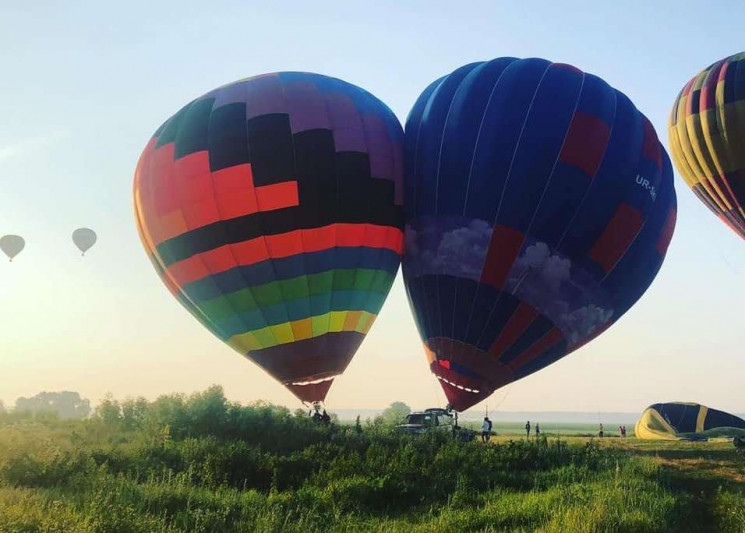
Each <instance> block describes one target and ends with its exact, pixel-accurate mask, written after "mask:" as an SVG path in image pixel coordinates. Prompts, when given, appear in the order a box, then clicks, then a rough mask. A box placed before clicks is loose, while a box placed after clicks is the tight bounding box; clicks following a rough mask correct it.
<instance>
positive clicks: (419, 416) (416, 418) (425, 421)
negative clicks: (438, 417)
mask: <svg viewBox="0 0 745 533" xmlns="http://www.w3.org/2000/svg"><path fill="white" fill-rule="evenodd" d="M406 423H407V424H421V425H423V426H430V425H432V415H428V414H423V413H414V414H410V415H407V416H406Z"/></svg>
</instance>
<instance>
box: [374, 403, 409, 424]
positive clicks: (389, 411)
mask: <svg viewBox="0 0 745 533" xmlns="http://www.w3.org/2000/svg"><path fill="white" fill-rule="evenodd" d="M410 412H411V407H409V406H408V405H406V404H405V403H404V402H393V403H392V404H391V405H389V406H388V407H387V408H386V409H385V411H383V412H382V413H381V414H380V416H378V417H377V418H378V419H379V420H380V422H382V423H384V424H399V423H401V421H402V420H403V418H404V417H405V416H406V415H408V414H409V413H410Z"/></svg>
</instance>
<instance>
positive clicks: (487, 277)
mask: <svg viewBox="0 0 745 533" xmlns="http://www.w3.org/2000/svg"><path fill="white" fill-rule="evenodd" d="M524 238H525V236H524V235H523V233H522V232H520V231H518V230H516V229H514V228H510V227H508V226H502V225H496V226H494V229H492V234H491V240H490V241H489V250H488V251H487V252H486V261H485V262H484V268H483V269H482V271H481V280H480V281H481V283H486V284H487V285H491V286H492V287H496V288H497V289H501V288H502V286H503V285H504V282H505V280H506V279H507V275H508V274H509V273H510V270H511V269H512V263H514V262H515V259H516V258H517V254H519V253H520V247H521V246H522V244H523V239H524Z"/></svg>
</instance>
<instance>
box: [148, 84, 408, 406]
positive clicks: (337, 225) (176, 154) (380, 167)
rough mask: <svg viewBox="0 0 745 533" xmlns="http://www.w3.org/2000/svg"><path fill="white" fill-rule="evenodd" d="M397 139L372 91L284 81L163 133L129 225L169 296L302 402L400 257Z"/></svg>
mask: <svg viewBox="0 0 745 533" xmlns="http://www.w3.org/2000/svg"><path fill="white" fill-rule="evenodd" d="M402 158H403V131H402V129H401V125H400V124H399V122H398V120H397V119H396V117H395V116H394V115H393V113H392V112H391V111H390V110H389V109H388V108H387V107H386V106H385V105H384V104H383V103H382V102H381V101H380V100H378V99H377V98H375V97H374V96H372V95H371V94H370V93H367V92H366V91H364V90H362V89H360V88H358V87H356V86H354V85H351V84H349V83H346V82H344V81H341V80H338V79H335V78H329V77H326V76H321V75H317V74H308V73H297V72H281V73H274V74H267V75H263V76H257V77H254V78H249V79H246V80H241V81H238V82H235V83H232V84H229V85H225V86H223V87H220V88H219V89H216V90H214V91H211V92H210V93H207V94H205V95H204V96H202V97H200V98H197V99H196V100H194V101H192V102H190V103H189V104H187V105H186V106H185V107H184V108H183V109H181V110H180V111H179V112H178V113H176V114H175V115H174V116H173V117H171V118H170V119H169V120H167V121H166V122H165V123H164V124H163V125H162V126H161V127H160V128H159V129H158V130H157V131H156V132H155V134H154V136H153V138H152V139H151V140H150V142H149V143H148V145H147V147H146V148H145V151H144V152H143V154H142V156H141V158H140V161H139V164H138V166H137V170H136V173H135V183H134V197H135V198H134V199H135V214H136V219H137V226H138V229H139V231H140V234H141V238H142V241H143V243H144V245H145V248H146V250H147V253H148V254H149V256H150V258H151V260H152V261H153V264H154V265H155V268H156V270H157V272H158V273H159V275H160V276H161V278H162V279H163V282H164V283H165V284H166V286H167V287H168V288H169V290H170V291H171V292H172V293H173V294H174V295H175V296H176V298H178V299H179V301H180V302H181V303H182V304H183V305H184V306H185V307H186V308H187V309H188V310H189V311H190V312H191V313H192V314H193V315H194V316H195V317H196V318H197V319H198V320H199V321H201V322H202V323H203V324H204V325H205V326H206V327H207V328H209V329H210V330H211V331H212V332H213V333H214V334H215V335H217V336H218V337H219V338H221V339H222V340H223V341H225V342H226V343H228V344H229V345H230V346H232V347H233V348H235V349H236V350H237V351H239V352H240V353H241V354H244V355H245V356H246V357H248V358H249V359H251V360H253V361H254V362H256V363H257V364H258V365H260V366H261V367H262V368H263V369H265V370H266V371H267V372H269V373H270V374H271V375H272V376H274V377H275V378H276V379H278V380H279V381H280V382H282V383H283V384H284V385H285V386H287V387H288V388H289V389H290V390H291V391H292V392H293V393H294V394H295V395H296V396H297V397H298V398H300V399H301V400H303V401H311V402H312V401H322V400H323V399H324V398H325V396H326V393H327V391H328V389H329V387H330V385H331V381H332V380H333V378H334V377H335V376H337V375H339V374H341V373H342V372H343V371H344V369H345V368H346V366H347V365H348V363H349V361H350V359H351V358H352V356H353V355H354V353H355V351H356V350H357V348H358V346H359V345H360V343H361V342H362V340H363V338H364V336H365V334H366V333H367V332H368V330H369V329H370V327H371V325H372V323H373V321H374V319H375V317H376V315H377V314H378V312H379V310H380V308H381V306H382V305H383V301H384V300H385V298H386V295H387V294H388V291H389V289H390V286H391V284H392V282H393V278H394V276H395V274H396V271H397V269H398V265H399V262H400V254H401V251H402V245H403V231H402V230H403V205H402V187H403V184H402V180H403V162H402Z"/></svg>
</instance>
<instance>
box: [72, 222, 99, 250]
mask: <svg viewBox="0 0 745 533" xmlns="http://www.w3.org/2000/svg"><path fill="white" fill-rule="evenodd" d="M96 240H98V237H97V236H96V232H95V231H93V230H92V229H88V228H78V229H76V230H75V231H73V232H72V242H74V243H75V246H77V247H78V250H80V251H81V252H83V254H82V255H83V256H85V252H87V251H88V250H90V249H91V247H92V246H93V245H94V244H96Z"/></svg>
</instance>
